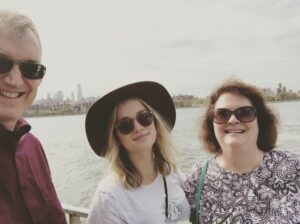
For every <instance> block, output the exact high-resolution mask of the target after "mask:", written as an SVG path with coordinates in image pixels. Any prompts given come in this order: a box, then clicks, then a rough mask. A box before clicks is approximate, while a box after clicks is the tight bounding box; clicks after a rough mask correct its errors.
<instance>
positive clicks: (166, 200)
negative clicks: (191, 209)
mask: <svg viewBox="0 0 300 224" xmlns="http://www.w3.org/2000/svg"><path fill="white" fill-rule="evenodd" d="M163 180H164V188H165V203H166V208H165V213H166V218H168V186H167V181H166V178H165V177H163Z"/></svg>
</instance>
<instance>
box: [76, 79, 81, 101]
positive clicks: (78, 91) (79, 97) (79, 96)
mask: <svg viewBox="0 0 300 224" xmlns="http://www.w3.org/2000/svg"><path fill="white" fill-rule="evenodd" d="M81 99H82V90H81V84H80V83H78V84H77V101H78V102H80V101H81Z"/></svg>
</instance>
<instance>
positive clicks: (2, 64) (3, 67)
mask: <svg viewBox="0 0 300 224" xmlns="http://www.w3.org/2000/svg"><path fill="white" fill-rule="evenodd" d="M13 65H14V63H13V62H12V61H11V60H9V59H7V58H3V57H0V73H6V72H9V71H10V70H11V69H12V67H13Z"/></svg>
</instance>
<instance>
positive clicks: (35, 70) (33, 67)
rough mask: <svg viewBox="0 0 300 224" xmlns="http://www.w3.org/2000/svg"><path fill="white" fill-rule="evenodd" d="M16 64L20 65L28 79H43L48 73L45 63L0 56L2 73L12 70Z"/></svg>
mask: <svg viewBox="0 0 300 224" xmlns="http://www.w3.org/2000/svg"><path fill="white" fill-rule="evenodd" d="M14 64H16V65H19V68H20V71H21V73H22V75H23V76H24V77H25V78H27V79H41V78H43V77H44V75H45V73H46V67H45V66H44V65H41V64H38V63H33V62H22V61H16V60H12V59H9V58H6V57H3V56H0V74H3V73H7V72H9V71H10V70H12V68H13V66H14Z"/></svg>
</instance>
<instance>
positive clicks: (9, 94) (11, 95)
mask: <svg viewBox="0 0 300 224" xmlns="http://www.w3.org/2000/svg"><path fill="white" fill-rule="evenodd" d="M23 94H24V93H16V92H8V91H5V90H0V96H3V97H5V98H9V99H16V98H19V97H20V96H22V95H23Z"/></svg>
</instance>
